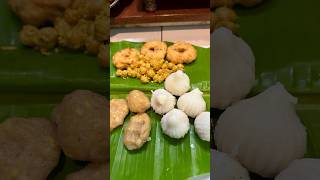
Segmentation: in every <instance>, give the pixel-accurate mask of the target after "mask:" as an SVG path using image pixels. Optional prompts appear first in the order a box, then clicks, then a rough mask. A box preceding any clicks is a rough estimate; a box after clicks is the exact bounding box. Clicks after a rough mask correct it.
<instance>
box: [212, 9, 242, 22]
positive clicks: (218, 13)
mask: <svg viewBox="0 0 320 180" xmlns="http://www.w3.org/2000/svg"><path fill="white" fill-rule="evenodd" d="M214 13H215V20H216V21H217V22H221V21H230V22H235V21H236V20H237V19H238V16H237V14H236V12H235V11H234V10H233V9H231V8H227V7H219V8H217V9H216V10H215V11H214Z"/></svg>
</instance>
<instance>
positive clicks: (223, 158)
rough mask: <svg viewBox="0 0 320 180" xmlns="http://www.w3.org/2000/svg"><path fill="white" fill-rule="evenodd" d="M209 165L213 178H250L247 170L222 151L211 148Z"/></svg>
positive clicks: (244, 179)
mask: <svg viewBox="0 0 320 180" xmlns="http://www.w3.org/2000/svg"><path fill="white" fill-rule="evenodd" d="M211 167H213V179H214V180H250V177H249V173H248V171H247V170H246V169H245V168H244V167H242V165H241V164H240V163H239V162H238V161H236V160H235V159H233V158H231V157H230V156H229V155H227V154H225V153H223V152H219V151H216V150H211ZM211 172H212V171H211Z"/></svg>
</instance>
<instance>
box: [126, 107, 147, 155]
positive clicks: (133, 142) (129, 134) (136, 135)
mask: <svg viewBox="0 0 320 180" xmlns="http://www.w3.org/2000/svg"><path fill="white" fill-rule="evenodd" d="M150 131H151V122H150V118H149V116H148V114H146V113H142V114H137V115H134V116H132V117H131V118H130V121H129V123H128V125H127V127H126V128H125V130H124V138H123V143H124V144H125V146H126V147H127V149H128V150H136V149H139V148H141V147H142V146H143V145H144V144H145V143H146V142H147V141H148V139H149V135H150Z"/></svg>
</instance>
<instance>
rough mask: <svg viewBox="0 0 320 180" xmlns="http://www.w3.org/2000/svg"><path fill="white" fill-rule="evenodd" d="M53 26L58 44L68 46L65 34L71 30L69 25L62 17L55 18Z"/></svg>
mask: <svg viewBox="0 0 320 180" xmlns="http://www.w3.org/2000/svg"><path fill="white" fill-rule="evenodd" d="M54 28H55V29H56V31H57V33H58V36H59V37H58V44H59V45H60V46H62V47H68V42H67V41H68V40H67V35H68V32H69V31H71V26H70V25H69V24H68V23H67V22H66V21H65V20H64V19H63V18H57V19H56V20H55V21H54Z"/></svg>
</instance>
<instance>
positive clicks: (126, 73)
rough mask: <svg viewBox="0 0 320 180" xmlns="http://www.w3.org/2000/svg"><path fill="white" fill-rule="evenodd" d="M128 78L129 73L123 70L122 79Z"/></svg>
mask: <svg viewBox="0 0 320 180" xmlns="http://www.w3.org/2000/svg"><path fill="white" fill-rule="evenodd" d="M127 76H128V71H127V70H123V71H122V76H121V77H123V78H126V77H127Z"/></svg>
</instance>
